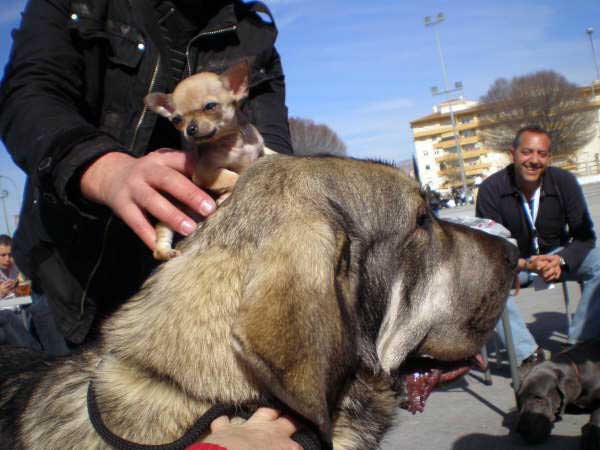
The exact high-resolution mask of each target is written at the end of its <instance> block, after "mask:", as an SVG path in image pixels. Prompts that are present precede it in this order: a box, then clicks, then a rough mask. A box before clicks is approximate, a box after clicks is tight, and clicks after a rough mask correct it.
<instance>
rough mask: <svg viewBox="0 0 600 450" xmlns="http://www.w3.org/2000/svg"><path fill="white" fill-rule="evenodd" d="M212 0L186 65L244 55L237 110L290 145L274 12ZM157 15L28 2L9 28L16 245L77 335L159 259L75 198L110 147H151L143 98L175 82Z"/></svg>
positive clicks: (120, 3) (136, 3)
mask: <svg viewBox="0 0 600 450" xmlns="http://www.w3.org/2000/svg"><path fill="white" fill-rule="evenodd" d="M213 1H221V3H222V8H220V9H219V11H218V13H216V14H214V16H212V17H211V18H210V20H208V21H207V22H206V24H205V25H204V28H203V29H202V30H201V31H200V33H199V34H197V35H196V36H195V37H194V38H193V39H192V40H190V41H189V42H188V45H187V47H186V57H187V61H186V68H185V70H186V71H187V72H188V73H191V72H198V71H200V70H210V71H215V72H222V71H223V70H225V69H226V68H227V67H228V66H229V65H231V64H232V63H233V62H235V61H238V60H239V59H241V58H242V57H245V58H248V59H249V61H250V63H251V74H250V95H249V97H248V100H247V101H246V103H245V104H244V105H243V110H244V111H245V113H246V114H247V115H248V116H249V118H250V120H251V121H252V123H254V124H255V125H256V126H257V128H258V129H259V130H260V132H261V133H262V135H263V137H264V139H265V143H266V145H267V146H268V147H269V148H271V149H273V150H276V151H279V152H284V153H291V145H290V137H289V129H288V123H287V109H286V107H285V87H284V76H283V71H282V68H281V63H280V60H279V55H278V54H277V51H276V50H275V48H274V42H275V38H276V35H277V30H276V27H275V24H274V23H272V22H270V21H268V20H266V19H265V20H263V19H262V18H261V16H260V15H259V14H257V11H259V12H262V13H264V12H266V13H267V14H268V15H270V13H268V10H266V8H265V7H264V5H262V4H260V3H257V2H254V3H247V4H246V3H243V2H241V1H239V0H229V1H227V0H213ZM158 19H159V18H158V17H157V12H156V10H155V7H154V5H153V4H152V2H151V1H149V0H30V1H29V2H28V3H27V7H26V9H25V12H24V15H23V20H22V23H21V26H20V28H19V29H18V30H16V31H15V32H14V34H13V37H14V43H13V49H12V53H11V57H10V61H9V63H8V65H7V67H6V72H5V77H4V79H3V81H2V85H1V87H0V132H1V135H2V139H3V140H4V142H5V144H6V147H7V148H8V150H9V151H10V153H11V155H12V157H13V159H14V160H15V162H16V163H17V164H18V165H19V166H20V167H21V168H22V169H23V170H24V171H25V172H26V173H27V175H28V181H27V188H26V192H25V201H24V204H23V209H22V211H21V216H20V224H19V227H18V229H17V232H16V235H15V239H14V243H13V252H14V255H15V258H16V261H17V264H18V265H19V267H20V268H21V270H23V271H24V272H25V273H26V274H27V275H29V276H30V277H31V278H32V279H33V281H34V286H37V287H38V288H40V289H41V290H43V291H44V293H46V295H47V296H48V300H49V302H50V306H51V308H52V310H53V313H54V315H55V317H56V319H57V323H58V327H59V329H60V331H61V332H62V333H63V335H64V336H65V337H67V338H68V339H69V340H71V341H72V342H75V343H79V342H82V341H83V340H84V338H85V337H86V335H87V334H88V332H89V330H90V327H91V326H92V324H93V323H94V321H95V319H96V318H97V317H98V316H102V315H104V314H108V313H110V312H111V311H112V309H113V308H114V307H116V306H118V305H119V304H120V303H122V302H123V301H124V300H125V299H126V298H127V297H129V296H130V295H131V294H132V293H133V292H135V291H136V290H137V289H138V288H139V287H140V285H141V283H142V281H143V280H144V279H145V278H146V277H147V275H148V273H149V271H150V270H151V269H152V268H153V267H154V262H153V261H152V259H151V255H150V252H149V251H148V250H147V249H145V248H144V246H143V245H142V244H141V242H140V240H139V239H138V238H137V237H136V236H135V235H134V234H133V233H132V232H131V231H130V230H129V229H128V228H127V227H126V226H125V225H124V224H123V223H122V222H121V221H120V220H118V219H117V218H116V217H112V215H111V213H110V211H109V210H108V209H107V208H104V207H100V206H98V205H91V204H87V203H86V202H85V201H84V200H82V199H81V198H80V197H79V192H78V189H77V186H78V181H79V176H80V174H81V172H82V170H83V169H84V168H85V167H86V166H87V165H88V164H89V163H90V162H92V161H94V160H95V159H97V158H98V157H100V156H101V155H103V154H105V153H107V152H110V151H121V152H126V153H129V154H131V155H142V154H145V153H147V152H149V151H151V150H154V149H153V148H149V143H150V140H151V137H152V133H153V131H154V130H155V127H156V122H157V117H158V116H157V115H156V114H152V113H149V112H148V111H147V110H146V109H145V108H144V103H143V98H144V96H145V95H146V94H147V93H149V92H151V91H165V92H169V91H172V89H173V88H174V84H175V81H174V80H173V79H172V73H171V72H170V70H171V69H170V66H169V64H170V59H169V48H168V41H167V40H166V39H165V36H164V35H163V33H162V32H161V28H160V26H159V25H158ZM178 145H179V143H178V142H177V143H173V144H172V146H173V147H175V148H177V147H178Z"/></svg>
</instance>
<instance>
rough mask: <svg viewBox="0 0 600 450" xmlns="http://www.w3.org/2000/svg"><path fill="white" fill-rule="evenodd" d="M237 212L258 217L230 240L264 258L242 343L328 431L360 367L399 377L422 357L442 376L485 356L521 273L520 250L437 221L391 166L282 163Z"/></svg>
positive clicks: (289, 399) (237, 339)
mask: <svg viewBox="0 0 600 450" xmlns="http://www.w3.org/2000/svg"><path fill="white" fill-rule="evenodd" d="M248 199H253V200H252V201H249V200H248ZM227 208H228V209H229V212H228V216H230V217H231V220H232V221H237V222H238V223H240V222H246V221H247V220H249V218H250V221H251V222H252V225H249V224H247V225H245V226H237V225H236V226H232V227H231V228H232V234H231V235H230V238H231V239H242V240H246V241H248V243H250V245H251V247H252V248H253V251H255V252H256V254H255V257H254V258H253V259H252V262H251V263H250V264H251V267H250V268H248V270H249V272H250V273H251V275H250V276H249V278H248V280H247V283H245V284H244V285H245V288H244V295H243V300H242V302H241V304H240V308H239V316H238V318H237V320H236V322H235V323H234V326H233V342H234V346H235V349H236V351H237V352H238V355H239V356H240V357H241V359H242V360H243V361H244V362H245V364H247V365H248V366H249V367H250V368H251V370H252V372H253V373H254V374H256V375H257V378H258V379H259V380H262V381H263V382H264V384H265V386H266V387H267V388H268V389H269V390H270V391H271V392H272V393H274V394H275V395H276V396H277V397H278V398H279V399H280V400H282V401H283V402H284V403H285V404H287V405H289V406H291V407H292V408H293V409H295V410H296V411H297V412H299V413H301V414H302V415H303V416H305V417H307V418H309V419H310V420H311V421H312V422H314V423H316V424H318V425H319V427H320V428H321V430H322V431H323V432H324V433H325V434H327V433H329V431H330V430H329V429H330V425H331V423H330V417H331V413H332V410H333V407H334V405H335V401H336V398H337V395H338V393H339V391H340V388H341V387H342V386H343V382H344V379H345V377H347V376H348V375H349V373H351V372H352V371H353V370H356V367H357V366H367V367H368V368H370V370H372V371H374V372H377V371H384V372H386V373H391V372H393V371H396V370H401V369H402V366H403V364H405V363H408V362H409V360H412V359H413V358H414V360H415V361H417V362H416V363H411V364H413V365H414V364H416V365H417V366H418V365H419V364H420V363H419V362H418V361H419V360H421V361H424V362H425V364H423V367H425V368H424V369H423V370H424V372H428V373H434V372H435V365H436V363H435V361H440V362H454V361H462V360H465V359H466V358H469V357H472V356H473V355H475V354H476V353H478V352H479V350H480V349H481V347H482V345H483V344H484V343H485V342H486V339H487V338H488V335H489V333H490V331H491V330H492V328H493V326H494V324H495V323H496V322H497V320H498V317H499V315H500V313H501V311H502V308H503V306H504V301H505V298H506V295H507V292H508V289H509V287H510V284H511V280H512V279H513V277H514V269H515V266H516V262H517V257H518V256H517V250H516V248H515V247H514V246H512V245H511V244H509V243H507V242H505V241H504V240H502V239H499V238H495V237H491V236H489V235H485V234H483V233H480V232H477V231H474V230H471V229H468V228H465V227H462V226H458V225H453V224H450V223H446V222H443V221H440V220H438V219H436V218H435V217H434V216H433V215H432V213H431V211H430V210H429V208H428V206H427V202H426V200H425V198H424V196H423V194H422V193H421V192H420V190H419V187H418V186H417V184H416V183H415V182H414V181H412V180H411V179H409V178H408V177H406V176H404V175H403V174H402V173H400V171H398V170H397V169H395V168H393V167H390V166H388V165H385V164H380V163H375V162H369V161H357V160H349V159H341V158H333V157H314V158H293V157H275V158H271V159H270V160H266V161H263V162H260V163H258V164H256V165H255V166H254V167H252V168H251V169H250V170H249V171H248V173H247V174H246V175H245V176H243V177H242V179H241V180H240V182H239V186H237V187H236V192H235V193H234V196H233V198H232V199H231V202H230V204H229V205H227ZM252 218H253V219H252ZM442 366H445V367H446V369H447V371H452V370H454V369H456V367H453V366H452V365H451V364H446V365H444V364H442ZM417 370H418V369H417ZM442 377H443V375H442ZM408 401H409V402H410V401H411V399H408Z"/></svg>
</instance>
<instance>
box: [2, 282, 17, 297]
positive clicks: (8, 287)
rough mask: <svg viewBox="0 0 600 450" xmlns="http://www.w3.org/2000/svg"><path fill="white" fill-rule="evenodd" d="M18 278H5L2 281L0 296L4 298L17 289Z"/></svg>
mask: <svg viewBox="0 0 600 450" xmlns="http://www.w3.org/2000/svg"><path fill="white" fill-rule="evenodd" d="M16 286H17V280H4V281H3V282H1V283H0V298H4V297H6V296H7V295H9V294H10V293H12V292H13V291H14V290H15V287H16Z"/></svg>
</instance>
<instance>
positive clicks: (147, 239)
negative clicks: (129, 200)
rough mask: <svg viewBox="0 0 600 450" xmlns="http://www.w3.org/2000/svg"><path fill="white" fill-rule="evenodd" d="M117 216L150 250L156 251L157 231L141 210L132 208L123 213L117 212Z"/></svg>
mask: <svg viewBox="0 0 600 450" xmlns="http://www.w3.org/2000/svg"><path fill="white" fill-rule="evenodd" d="M117 214H118V215H119V217H121V219H122V220H123V222H125V223H126V224H127V226H128V227H129V228H131V230H133V232H134V233H135V234H137V236H138V237H139V238H140V239H141V240H142V241H143V242H144V244H146V246H147V247H148V248H149V249H150V250H154V247H155V246H156V245H155V244H156V231H155V229H154V227H153V226H152V224H151V223H150V222H149V221H148V219H147V218H146V216H145V215H144V213H142V211H140V209H139V208H137V207H134V206H132V207H129V208H127V209H126V210H125V211H123V212H119V211H117Z"/></svg>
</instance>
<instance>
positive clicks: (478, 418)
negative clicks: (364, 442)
mask: <svg viewBox="0 0 600 450" xmlns="http://www.w3.org/2000/svg"><path fill="white" fill-rule="evenodd" d="M584 193H585V196H586V199H587V201H588V205H589V209H590V215H591V216H592V219H593V220H594V223H595V224H596V227H595V229H596V233H598V231H599V228H598V224H600V184H592V185H586V186H584ZM473 212H474V208H473V207H472V206H470V207H459V208H454V209H445V210H443V211H442V213H441V216H442V217H448V216H468V215H473ZM473 276H476V273H473ZM569 292H570V299H571V303H572V306H571V311H573V310H574V308H575V307H576V304H577V302H578V300H579V287H578V285H577V284H576V283H569ZM517 301H518V305H519V307H520V309H521V312H522V314H523V317H524V319H525V321H526V322H527V325H528V326H529V328H530V330H531V332H532V333H533V335H534V336H535V338H536V340H537V342H538V343H539V344H540V345H541V346H542V347H544V348H545V349H547V350H549V351H551V352H553V351H558V350H559V346H560V344H561V343H563V342H565V341H566V329H567V325H566V316H565V305H564V301H563V295H562V289H561V287H560V285H558V286H556V288H555V289H551V290H546V291H538V292H535V291H534V290H533V289H524V290H522V291H521V293H520V294H519V295H518V297H517ZM491 364H492V375H493V382H492V383H493V384H492V385H491V386H487V385H485V384H484V383H483V382H482V380H483V378H482V374H481V373H480V372H478V371H472V372H471V373H470V374H469V375H467V376H466V377H464V378H462V379H460V380H457V381H456V382H454V383H452V384H449V385H448V386H446V387H445V388H444V389H441V390H438V391H436V392H434V393H433V394H432V395H431V396H430V397H429V400H428V401H427V405H426V407H425V412H424V413H422V414H419V413H417V414H416V415H414V416H413V415H411V414H410V413H408V412H406V411H403V410H401V411H400V418H399V421H398V425H397V427H396V428H394V430H392V431H391V432H390V433H389V434H388V436H387V439H386V441H385V443H384V445H383V446H382V448H383V449H384V450H450V449H451V450H481V449H484V450H510V449H529V448H533V449H535V450H550V449H553V450H578V449H579V439H578V436H579V434H580V429H581V427H582V426H583V425H585V423H587V421H588V420H589V416H588V415H586V414H566V415H565V416H563V418H562V420H561V421H560V422H558V423H556V424H555V426H554V430H553V432H552V436H551V438H550V439H549V440H548V441H547V442H546V443H544V444H541V445H536V446H528V445H526V444H525V442H524V441H523V440H522V439H521V438H520V436H519V435H514V434H512V433H511V429H512V425H513V424H514V420H515V416H516V415H515V398H514V394H513V391H512V387H511V380H510V371H509V367H508V364H507V362H506V359H504V361H501V364H500V365H498V364H495V363H494V358H493V357H492V358H491Z"/></svg>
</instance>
